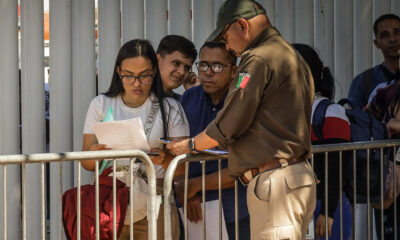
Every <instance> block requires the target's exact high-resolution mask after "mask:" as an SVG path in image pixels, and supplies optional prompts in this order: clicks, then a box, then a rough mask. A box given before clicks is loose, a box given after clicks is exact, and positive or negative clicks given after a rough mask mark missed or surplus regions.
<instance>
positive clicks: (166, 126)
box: [82, 39, 189, 240]
mask: <svg viewBox="0 0 400 240" xmlns="http://www.w3.org/2000/svg"><path fill="white" fill-rule="evenodd" d="M110 107H112V109H113V118H114V120H125V119H131V118H135V117H139V118H140V119H141V121H142V123H143V124H145V123H146V119H148V116H149V115H150V114H152V115H154V116H155V120H154V122H153V126H150V128H149V131H148V132H147V133H146V135H147V140H148V143H149V145H150V148H151V151H152V152H157V153H158V156H150V158H151V160H152V162H153V163H154V164H155V171H156V177H157V186H158V187H157V191H158V193H157V194H160V192H161V193H162V184H163V177H164V174H165V169H166V168H167V167H168V164H169V162H170V160H172V157H173V156H172V155H170V154H169V153H168V152H167V151H164V150H163V149H162V145H161V144H160V143H159V139H160V138H170V139H181V138H187V137H188V136H189V125H188V123H187V120H186V117H185V114H184V112H183V109H182V107H181V105H180V104H179V102H178V101H176V100H174V99H172V98H167V97H166V96H165V94H164V91H163V87H162V83H161V77H160V71H159V69H158V63H157V56H156V53H155V52H154V49H153V47H152V46H151V44H150V43H149V42H148V41H147V40H141V39H135V40H131V41H129V42H127V43H125V44H124V45H123V46H122V47H121V49H120V50H119V52H118V56H117V59H116V61H115V67H114V73H113V77H112V80H111V84H110V87H109V89H108V91H107V92H105V93H103V94H100V95H98V96H97V97H95V98H94V99H93V100H92V102H91V103H90V106H89V109H88V112H87V115H86V120H85V125H84V129H83V146H82V150H83V151H99V150H109V149H110V148H109V147H108V146H106V145H104V144H99V143H98V142H97V138H96V135H95V134H94V131H93V125H95V124H96V123H99V122H101V121H102V120H103V118H104V117H105V115H106V112H107V111H108V109H109V108H110ZM145 128H146V125H145ZM117 164H118V165H120V164H121V165H123V164H126V165H127V164H129V162H128V163H126V162H124V161H118V162H117ZM82 166H83V167H84V168H85V169H87V170H90V171H94V170H95V160H85V161H82ZM124 179H125V178H124V177H123V178H121V179H120V180H122V181H124ZM160 187H161V188H160ZM127 219H129V218H127ZM163 222H164V217H163V206H161V207H160V213H159V216H158V220H157V239H164V224H163ZM125 224H126V221H125ZM128 224H129V221H128ZM172 226H173V229H172V232H173V236H174V238H173V239H178V238H179V224H178V215H177V209H176V207H175V208H173V223H172ZM147 228H148V227H147V219H146V217H144V218H143V219H141V220H139V221H137V222H135V223H134V238H135V239H147V238H148V237H147V235H148V234H147ZM119 239H120V240H122V239H129V225H125V226H124V228H123V229H122V233H121V235H120V236H119Z"/></svg>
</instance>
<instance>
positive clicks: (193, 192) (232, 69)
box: [176, 42, 250, 240]
mask: <svg viewBox="0 0 400 240" xmlns="http://www.w3.org/2000/svg"><path fill="white" fill-rule="evenodd" d="M196 66H197V70H198V73H199V76H198V78H199V80H200V84H201V85H200V86H195V87H192V88H190V89H188V90H186V91H185V93H184V94H183V95H182V98H181V104H182V107H183V109H184V110H185V113H186V116H187V119H188V121H189V126H190V136H191V137H194V136H196V135H197V134H199V133H201V132H202V131H203V130H204V129H205V128H207V126H208V124H209V123H210V122H211V121H212V120H214V119H215V117H216V115H217V113H218V111H219V110H221V109H222V107H223V105H224V100H225V97H226V95H227V94H228V90H229V85H230V84H231V82H232V80H233V78H234V77H235V75H236V70H237V67H236V56H234V55H233V53H232V52H229V51H227V50H226V49H225V44H223V43H215V42H206V43H204V44H203V46H202V47H201V48H200V56H199V62H197V63H196ZM221 168H222V170H221V176H222V179H221V181H222V188H223V190H222V205H223V216H224V218H225V225H226V229H227V234H228V237H229V239H235V189H234V188H233V187H234V183H235V182H234V181H235V179H234V178H232V177H230V176H229V174H228V169H227V161H226V160H224V161H222V164H221ZM201 175H202V164H201V163H199V162H192V163H190V168H189V183H188V208H187V210H188V219H189V220H190V221H192V222H198V221H200V220H201V219H202V218H203V216H202V211H201V207H200V204H201V191H202V185H201V181H202V177H201ZM205 181H206V190H207V191H206V201H218V161H212V162H211V161H210V162H207V164H206V176H205ZM183 183H184V182H182V183H181V184H178V185H177V187H176V194H177V195H178V199H179V200H180V202H181V203H182V202H183V196H184V195H183V186H184V185H183ZM238 200H239V202H238V204H239V205H238V210H239V217H238V219H239V239H241V240H246V239H250V219H249V213H248V211H247V206H246V188H245V187H244V186H242V185H241V184H240V185H239V188H238ZM216 206H217V205H216ZM216 211H218V209H216ZM206 214H207V213H206ZM207 218H209V216H208V217H207ZM207 229H209V227H208V228H207ZM207 233H210V230H208V231H207ZM211 234H213V235H212V236H218V233H217V232H214V233H211Z"/></svg>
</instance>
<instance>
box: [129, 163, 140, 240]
mask: <svg viewBox="0 0 400 240" xmlns="http://www.w3.org/2000/svg"><path fill="white" fill-rule="evenodd" d="M134 161H135V159H134V158H131V160H130V167H129V169H130V171H129V173H130V174H129V175H130V176H129V182H130V184H129V186H130V188H129V205H130V206H129V239H130V240H133V204H135V203H134V202H133V164H134ZM137 171H139V170H137Z"/></svg>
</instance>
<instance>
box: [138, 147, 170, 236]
mask: <svg viewBox="0 0 400 240" xmlns="http://www.w3.org/2000/svg"><path fill="white" fill-rule="evenodd" d="M141 158H142V160H143V159H146V170H147V179H148V188H147V192H148V195H147V196H148V197H147V219H148V226H149V227H148V229H149V231H148V232H149V240H156V239H157V216H156V173H155V171H154V166H153V164H152V162H151V159H150V158H149V157H148V156H147V155H145V154H143V155H142V156H141ZM170 187H171V188H172V182H171V185H170ZM169 190H171V189H169ZM149 196H150V197H149ZM165 199H168V200H167V201H165V203H164V205H166V203H167V202H168V204H170V201H169V199H170V198H169V197H168V198H165ZM170 207H171V206H170ZM168 213H169V214H171V211H170V210H169V212H168ZM165 214H166V212H165V211H164V215H165ZM169 216H171V215H169ZM164 230H165V228H164Z"/></svg>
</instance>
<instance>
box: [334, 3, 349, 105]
mask: <svg viewBox="0 0 400 240" xmlns="http://www.w3.org/2000/svg"><path fill="white" fill-rule="evenodd" d="M334 4H335V6H334V9H335V51H334V54H335V60H334V61H335V71H334V73H335V75H334V76H335V79H336V81H337V82H338V84H337V85H336V99H340V98H343V97H347V92H348V89H349V86H350V83H351V81H352V76H353V69H354V67H353V66H354V59H353V56H354V54H353V47H354V46H353V42H354V40H353V4H354V3H353V1H348V0H336V1H335V3H334Z"/></svg>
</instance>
